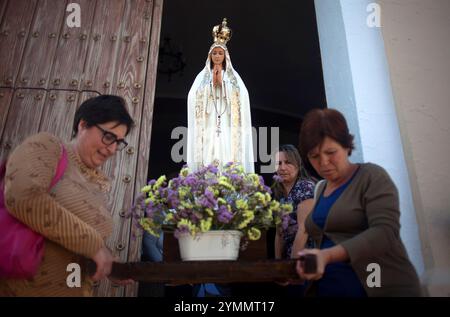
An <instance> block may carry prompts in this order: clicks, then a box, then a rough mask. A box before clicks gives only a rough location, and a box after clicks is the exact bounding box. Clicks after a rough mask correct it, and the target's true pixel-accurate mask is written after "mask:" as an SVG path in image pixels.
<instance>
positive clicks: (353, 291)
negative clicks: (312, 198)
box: [312, 167, 367, 297]
mask: <svg viewBox="0 0 450 317" xmlns="http://www.w3.org/2000/svg"><path fill="white" fill-rule="evenodd" d="M358 171H359V167H358V169H357V170H356V172H355V173H354V174H353V176H352V177H351V178H350V179H349V180H348V181H347V182H346V183H345V184H343V185H341V186H340V187H338V188H337V189H335V190H334V191H333V192H332V193H331V194H330V195H329V196H328V197H324V196H323V192H322V193H321V195H320V196H319V197H318V201H317V204H316V206H315V208H314V210H313V213H312V219H313V221H314V223H315V224H316V225H317V226H319V227H320V228H321V229H323V228H324V227H325V224H326V220H327V218H328V213H329V212H330V209H331V207H332V206H333V204H334V203H335V201H336V200H338V198H339V197H340V196H341V194H342V193H343V192H344V190H345V189H346V188H347V187H348V185H349V184H350V183H351V182H352V180H353V178H354V177H355V175H356V174H357V173H358ZM333 246H335V244H334V242H333V241H332V240H331V239H329V238H328V237H327V236H326V235H323V238H322V243H321V245H320V249H327V248H331V247H333ZM316 295H317V296H319V297H366V296H367V294H366V291H365V290H364V287H363V286H362V285H361V282H360V281H359V278H358V276H357V275H356V273H355V271H353V268H352V267H351V265H350V264H349V263H348V262H335V263H330V264H328V265H327V266H326V267H325V272H324V274H323V276H322V278H321V279H320V280H318V281H317V294H316Z"/></svg>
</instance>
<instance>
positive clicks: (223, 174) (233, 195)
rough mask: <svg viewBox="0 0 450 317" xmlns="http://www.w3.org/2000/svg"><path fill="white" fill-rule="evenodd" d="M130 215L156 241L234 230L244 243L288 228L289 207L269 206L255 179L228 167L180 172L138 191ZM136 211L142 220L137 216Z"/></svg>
mask: <svg viewBox="0 0 450 317" xmlns="http://www.w3.org/2000/svg"><path fill="white" fill-rule="evenodd" d="M141 192H142V193H141V195H140V196H139V197H138V199H137V203H136V205H135V208H133V209H134V214H135V216H136V217H138V220H139V224H140V226H141V227H142V228H143V229H144V230H146V231H148V232H149V233H151V234H153V235H155V236H159V235H160V234H161V232H162V230H163V228H164V230H173V231H174V235H175V237H178V236H179V235H180V234H181V233H185V232H189V233H190V234H191V235H193V236H195V235H196V234H197V233H200V232H206V231H209V230H239V231H241V232H242V233H243V234H244V236H245V237H247V238H248V239H250V240H258V239H259V238H260V237H261V229H268V228H269V227H271V226H274V225H282V226H285V225H286V224H287V223H288V219H289V213H290V212H292V206H291V204H280V203H279V202H278V201H276V200H272V197H271V190H270V188H269V187H268V186H266V185H265V184H264V180H263V178H262V177H261V176H259V175H257V174H254V173H245V172H244V170H243V168H242V166H240V165H237V164H233V163H228V164H227V165H225V166H224V168H223V170H222V171H219V169H218V168H217V167H216V166H214V165H209V166H206V167H204V168H202V169H200V170H198V171H196V172H194V173H190V172H189V170H188V168H187V167H184V168H183V169H182V170H181V171H180V174H179V176H178V177H176V178H174V179H171V180H169V181H167V179H166V177H165V176H161V177H159V178H158V179H157V180H151V181H150V182H149V183H148V185H147V186H144V187H143V188H142V189H141ZM137 207H140V208H141V209H142V210H144V215H142V213H141V215H138V214H137V209H138V208H137Z"/></svg>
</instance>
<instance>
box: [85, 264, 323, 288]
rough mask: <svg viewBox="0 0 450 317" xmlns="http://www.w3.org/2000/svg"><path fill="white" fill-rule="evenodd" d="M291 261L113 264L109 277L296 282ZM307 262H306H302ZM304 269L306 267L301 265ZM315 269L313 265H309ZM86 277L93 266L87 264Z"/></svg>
mask: <svg viewBox="0 0 450 317" xmlns="http://www.w3.org/2000/svg"><path fill="white" fill-rule="evenodd" d="M296 261H297V260H295V259H293V260H261V261H186V262H135V263H114V264H113V269H112V273H111V276H112V277H114V278H117V279H133V280H135V281H140V282H148V283H170V284H197V283H240V282H286V281H290V282H294V281H298V282H299V281H300V280H299V276H298V274H297V272H296V269H295V266H296ZM305 262H308V259H307V260H306V261H305ZM305 264H306V266H307V267H309V266H310V264H309V263H305ZM313 265H315V263H313ZM87 267H88V273H89V274H93V273H94V272H95V263H94V262H92V261H89V262H88V265H87Z"/></svg>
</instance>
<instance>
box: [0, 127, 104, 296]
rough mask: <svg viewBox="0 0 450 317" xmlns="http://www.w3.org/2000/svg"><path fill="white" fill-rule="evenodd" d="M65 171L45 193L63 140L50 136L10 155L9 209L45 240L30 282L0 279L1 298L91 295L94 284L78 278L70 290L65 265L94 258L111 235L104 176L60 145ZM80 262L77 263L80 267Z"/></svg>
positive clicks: (25, 144) (30, 141) (33, 138)
mask: <svg viewBox="0 0 450 317" xmlns="http://www.w3.org/2000/svg"><path fill="white" fill-rule="evenodd" d="M64 146H65V148H66V150H67V156H68V164H67V169H66V171H65V173H64V175H63V177H62V178H61V180H60V181H59V182H58V183H57V184H56V185H55V186H54V187H53V188H52V189H51V190H50V192H48V188H49V186H50V183H51V180H52V178H53V176H54V174H55V171H56V167H57V164H58V160H59V158H60V157H61V151H62V148H61V141H60V140H59V139H58V138H56V137H54V136H52V135H51V134H48V133H39V134H36V135H34V136H31V137H29V138H28V139H26V140H25V141H24V142H23V143H22V144H21V145H19V146H18V147H17V148H16V149H15V150H14V151H13V153H11V155H10V157H9V159H8V163H7V167H6V176H5V201H6V206H7V207H8V210H9V211H10V213H11V214H12V215H14V216H15V217H16V218H18V219H19V220H20V221H22V222H23V223H25V224H26V225H28V226H29V227H30V228H32V229H33V230H35V231H36V232H39V233H40V234H42V235H43V236H44V237H45V238H46V243H45V254H44V258H43V261H42V263H41V265H40V267H39V270H38V273H37V274H36V276H35V277H34V278H32V279H29V280H0V296H92V294H93V283H92V280H91V279H90V277H88V276H87V275H86V274H83V273H82V275H81V287H79V288H77V287H75V288H69V287H68V286H67V283H66V279H67V277H68V276H69V274H70V273H71V272H67V271H66V269H67V265H68V264H70V263H80V255H81V256H84V257H88V258H92V257H93V256H94V255H95V254H96V253H97V251H98V250H99V249H100V248H101V247H103V246H105V240H106V238H107V237H109V236H110V235H111V233H112V217H111V215H110V212H109V211H108V209H107V208H106V202H107V200H106V199H107V196H106V194H107V192H109V190H110V182H109V180H108V178H107V177H106V176H105V175H104V174H103V173H102V172H101V171H99V170H95V169H91V168H89V167H87V166H86V165H85V164H84V163H83V162H82V161H81V159H80V157H79V156H78V155H77V154H76V152H75V151H74V150H73V149H74V145H73V143H67V144H64ZM80 264H81V263H80Z"/></svg>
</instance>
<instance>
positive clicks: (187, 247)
mask: <svg viewBox="0 0 450 317" xmlns="http://www.w3.org/2000/svg"><path fill="white" fill-rule="evenodd" d="M241 237H242V232H240V231H237V230H212V231H208V232H204V233H200V234H197V235H196V236H195V237H192V236H191V235H190V234H188V233H187V234H182V235H180V236H179V238H178V245H179V247H180V256H181V259H182V260H183V261H212V260H236V259H237V258H238V256H239V245H240V241H241Z"/></svg>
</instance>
